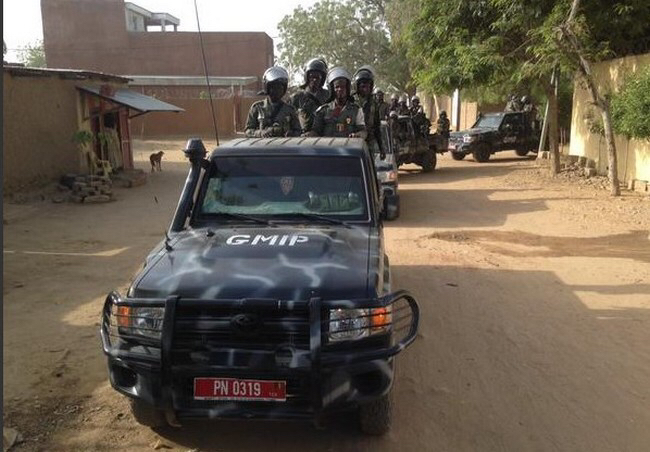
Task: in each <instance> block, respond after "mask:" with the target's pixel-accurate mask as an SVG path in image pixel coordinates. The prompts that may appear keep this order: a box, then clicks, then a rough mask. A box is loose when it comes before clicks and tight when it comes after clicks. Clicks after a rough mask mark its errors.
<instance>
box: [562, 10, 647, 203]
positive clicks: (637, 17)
mask: <svg viewBox="0 0 650 452" xmlns="http://www.w3.org/2000/svg"><path fill="white" fill-rule="evenodd" d="M598 6H599V4H598V2H595V3H594V0H591V2H589V1H587V2H585V3H584V4H582V8H581V3H580V0H572V1H571V7H570V9H569V12H568V15H567V18H566V21H564V22H563V23H561V24H558V25H557V26H555V27H554V29H553V31H554V34H553V35H552V38H553V41H554V42H555V45H556V47H557V49H558V50H559V51H560V52H561V53H562V55H563V56H564V58H565V59H566V60H567V61H569V62H570V64H572V65H573V66H574V67H575V68H576V70H577V71H578V73H579V74H580V76H581V80H582V82H583V83H584V84H585V85H586V87H587V90H588V91H589V94H590V95H591V100H592V102H593V104H594V105H595V106H596V108H597V109H598V110H600V114H601V119H602V126H603V131H604V133H605V141H606V143H607V157H608V177H609V182H610V193H611V194H612V196H618V195H620V192H621V190H620V187H619V181H618V169H617V167H618V158H617V153H616V142H615V141H614V129H613V124H612V116H611V110H610V101H609V94H611V93H608V92H607V91H606V90H603V89H602V88H601V87H600V86H599V85H598V83H597V81H596V79H595V77H594V75H593V72H592V63H593V62H594V61H599V60H603V59H605V58H610V57H611V56H613V55H616V54H617V53H618V54H620V53H623V54H625V52H626V51H629V50H630V49H633V48H634V47H635V44H636V43H635V42H634V41H635V40H636V39H637V38H645V39H647V37H648V36H649V35H650V24H648V22H649V20H650V5H648V3H647V2H646V1H641V0H627V1H620V2H617V3H614V4H613V5H612V6H611V10H610V11H608V13H609V14H603V13H602V11H600V9H601V8H598ZM605 39H609V41H605ZM617 51H618V52H617Z"/></svg>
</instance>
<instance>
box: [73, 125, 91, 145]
mask: <svg viewBox="0 0 650 452" xmlns="http://www.w3.org/2000/svg"><path fill="white" fill-rule="evenodd" d="M93 140H94V136H93V134H92V132H90V131H89V130H83V129H81V130H78V131H76V132H75V133H74V134H73V135H72V142H73V143H75V144H76V145H77V146H79V147H80V148H81V149H83V148H85V147H86V146H87V145H88V144H90V143H92V142H93Z"/></svg>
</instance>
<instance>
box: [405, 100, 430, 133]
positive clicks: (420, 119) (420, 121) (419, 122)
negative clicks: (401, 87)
mask: <svg viewBox="0 0 650 452" xmlns="http://www.w3.org/2000/svg"><path fill="white" fill-rule="evenodd" d="M409 111H410V114H411V118H412V119H413V125H414V126H415V130H416V131H417V132H420V134H421V135H423V136H427V135H429V128H430V127H431V121H429V120H428V119H427V117H426V115H425V114H424V109H423V108H422V106H421V105H420V98H419V97H418V96H413V97H411V108H410V109H409Z"/></svg>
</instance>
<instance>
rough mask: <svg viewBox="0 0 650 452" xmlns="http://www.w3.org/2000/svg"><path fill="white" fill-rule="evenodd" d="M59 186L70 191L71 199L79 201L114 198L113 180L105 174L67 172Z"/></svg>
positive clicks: (86, 201) (107, 200) (94, 201)
mask: <svg viewBox="0 0 650 452" xmlns="http://www.w3.org/2000/svg"><path fill="white" fill-rule="evenodd" d="M59 188H60V189H61V190H62V191H67V192H68V193H69V198H68V199H69V200H70V201H72V202H78V203H101V202H109V201H112V200H113V181H112V180H111V179H110V178H108V177H104V176H96V175H86V176H83V175H81V176H80V175H75V174H66V175H65V176H63V177H62V178H61V183H60V185H59Z"/></svg>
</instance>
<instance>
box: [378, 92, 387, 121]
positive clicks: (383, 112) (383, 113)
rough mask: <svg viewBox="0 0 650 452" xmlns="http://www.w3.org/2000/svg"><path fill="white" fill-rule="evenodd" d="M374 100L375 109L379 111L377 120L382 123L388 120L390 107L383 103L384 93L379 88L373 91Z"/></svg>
mask: <svg viewBox="0 0 650 452" xmlns="http://www.w3.org/2000/svg"><path fill="white" fill-rule="evenodd" d="M375 100H376V101H377V108H378V109H379V120H380V121H384V120H386V119H388V111H389V110H390V105H388V103H387V102H385V101H384V92H383V91H382V90H380V89H379V88H377V89H375Z"/></svg>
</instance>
